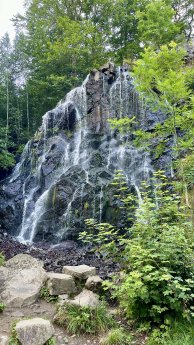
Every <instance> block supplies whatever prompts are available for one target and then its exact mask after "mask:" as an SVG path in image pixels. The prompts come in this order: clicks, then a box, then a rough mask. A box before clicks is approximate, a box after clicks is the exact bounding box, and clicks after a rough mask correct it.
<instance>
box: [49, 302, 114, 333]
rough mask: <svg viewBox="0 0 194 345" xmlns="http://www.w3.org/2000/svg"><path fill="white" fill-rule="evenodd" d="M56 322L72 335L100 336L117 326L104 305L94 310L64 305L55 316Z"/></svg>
mask: <svg viewBox="0 0 194 345" xmlns="http://www.w3.org/2000/svg"><path fill="white" fill-rule="evenodd" d="M55 322H56V323H57V324H58V325H59V326H62V327H64V328H65V329H67V331H68V332H69V333H71V334H82V333H83V334H84V333H86V334H98V333H102V332H103V331H106V330H108V329H110V328H111V327H113V326H114V324H115V322H114V320H113V318H112V316H111V315H110V314H108V313H107V308H106V305H105V304H104V303H101V304H100V305H99V306H97V307H93V308H91V307H80V306H77V305H72V304H66V305H63V306H62V307H60V308H59V310H58V313H57V315H56V316H55Z"/></svg>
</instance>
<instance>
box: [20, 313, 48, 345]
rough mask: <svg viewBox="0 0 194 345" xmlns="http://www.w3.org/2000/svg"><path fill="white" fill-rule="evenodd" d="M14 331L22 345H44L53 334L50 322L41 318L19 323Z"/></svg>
mask: <svg viewBox="0 0 194 345" xmlns="http://www.w3.org/2000/svg"><path fill="white" fill-rule="evenodd" d="M15 330H16V334H17V338H18V340H19V341H20V343H21V344H22V345H44V344H45V343H46V341H47V340H49V339H50V338H51V337H52V336H53V333H54V328H53V326H52V324H51V323H50V321H48V320H44V319H41V318H34V319H31V320H22V321H19V322H18V323H17V324H16V328H15Z"/></svg>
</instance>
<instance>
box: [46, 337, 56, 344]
mask: <svg viewBox="0 0 194 345" xmlns="http://www.w3.org/2000/svg"><path fill="white" fill-rule="evenodd" d="M56 344H57V342H56V339H55V338H54V337H52V338H50V339H49V340H47V342H46V343H45V345H56Z"/></svg>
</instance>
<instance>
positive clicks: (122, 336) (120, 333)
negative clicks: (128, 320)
mask: <svg viewBox="0 0 194 345" xmlns="http://www.w3.org/2000/svg"><path fill="white" fill-rule="evenodd" d="M131 342H132V336H131V335H130V334H127V333H126V332H125V330H124V329H123V328H121V327H120V328H115V329H112V330H110V331H109V333H108V334H107V335H106V336H105V337H104V338H103V339H102V340H101V342H100V344H102V345H130V344H131Z"/></svg>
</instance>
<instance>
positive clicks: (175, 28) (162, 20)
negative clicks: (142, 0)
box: [136, 0, 181, 48]
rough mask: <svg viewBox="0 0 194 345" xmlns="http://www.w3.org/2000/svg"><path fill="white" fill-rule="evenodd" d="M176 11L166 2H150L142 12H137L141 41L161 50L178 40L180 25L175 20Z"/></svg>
mask: <svg viewBox="0 0 194 345" xmlns="http://www.w3.org/2000/svg"><path fill="white" fill-rule="evenodd" d="M174 14H175V10H174V9H173V8H172V6H171V4H169V3H167V2H166V1H164V0H154V1H151V2H148V3H147V4H146V6H145V8H144V9H143V10H142V11H137V13H136V16H137V18H138V31H139V35H140V40H141V41H142V42H143V43H144V45H145V46H150V45H152V46H154V47H156V48H159V47H160V46H161V45H163V44H166V43H169V42H170V41H172V40H176V38H177V36H178V34H179V33H180V29H181V28H180V25H179V24H178V23H177V22H176V21H174V20H173V17H174Z"/></svg>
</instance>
